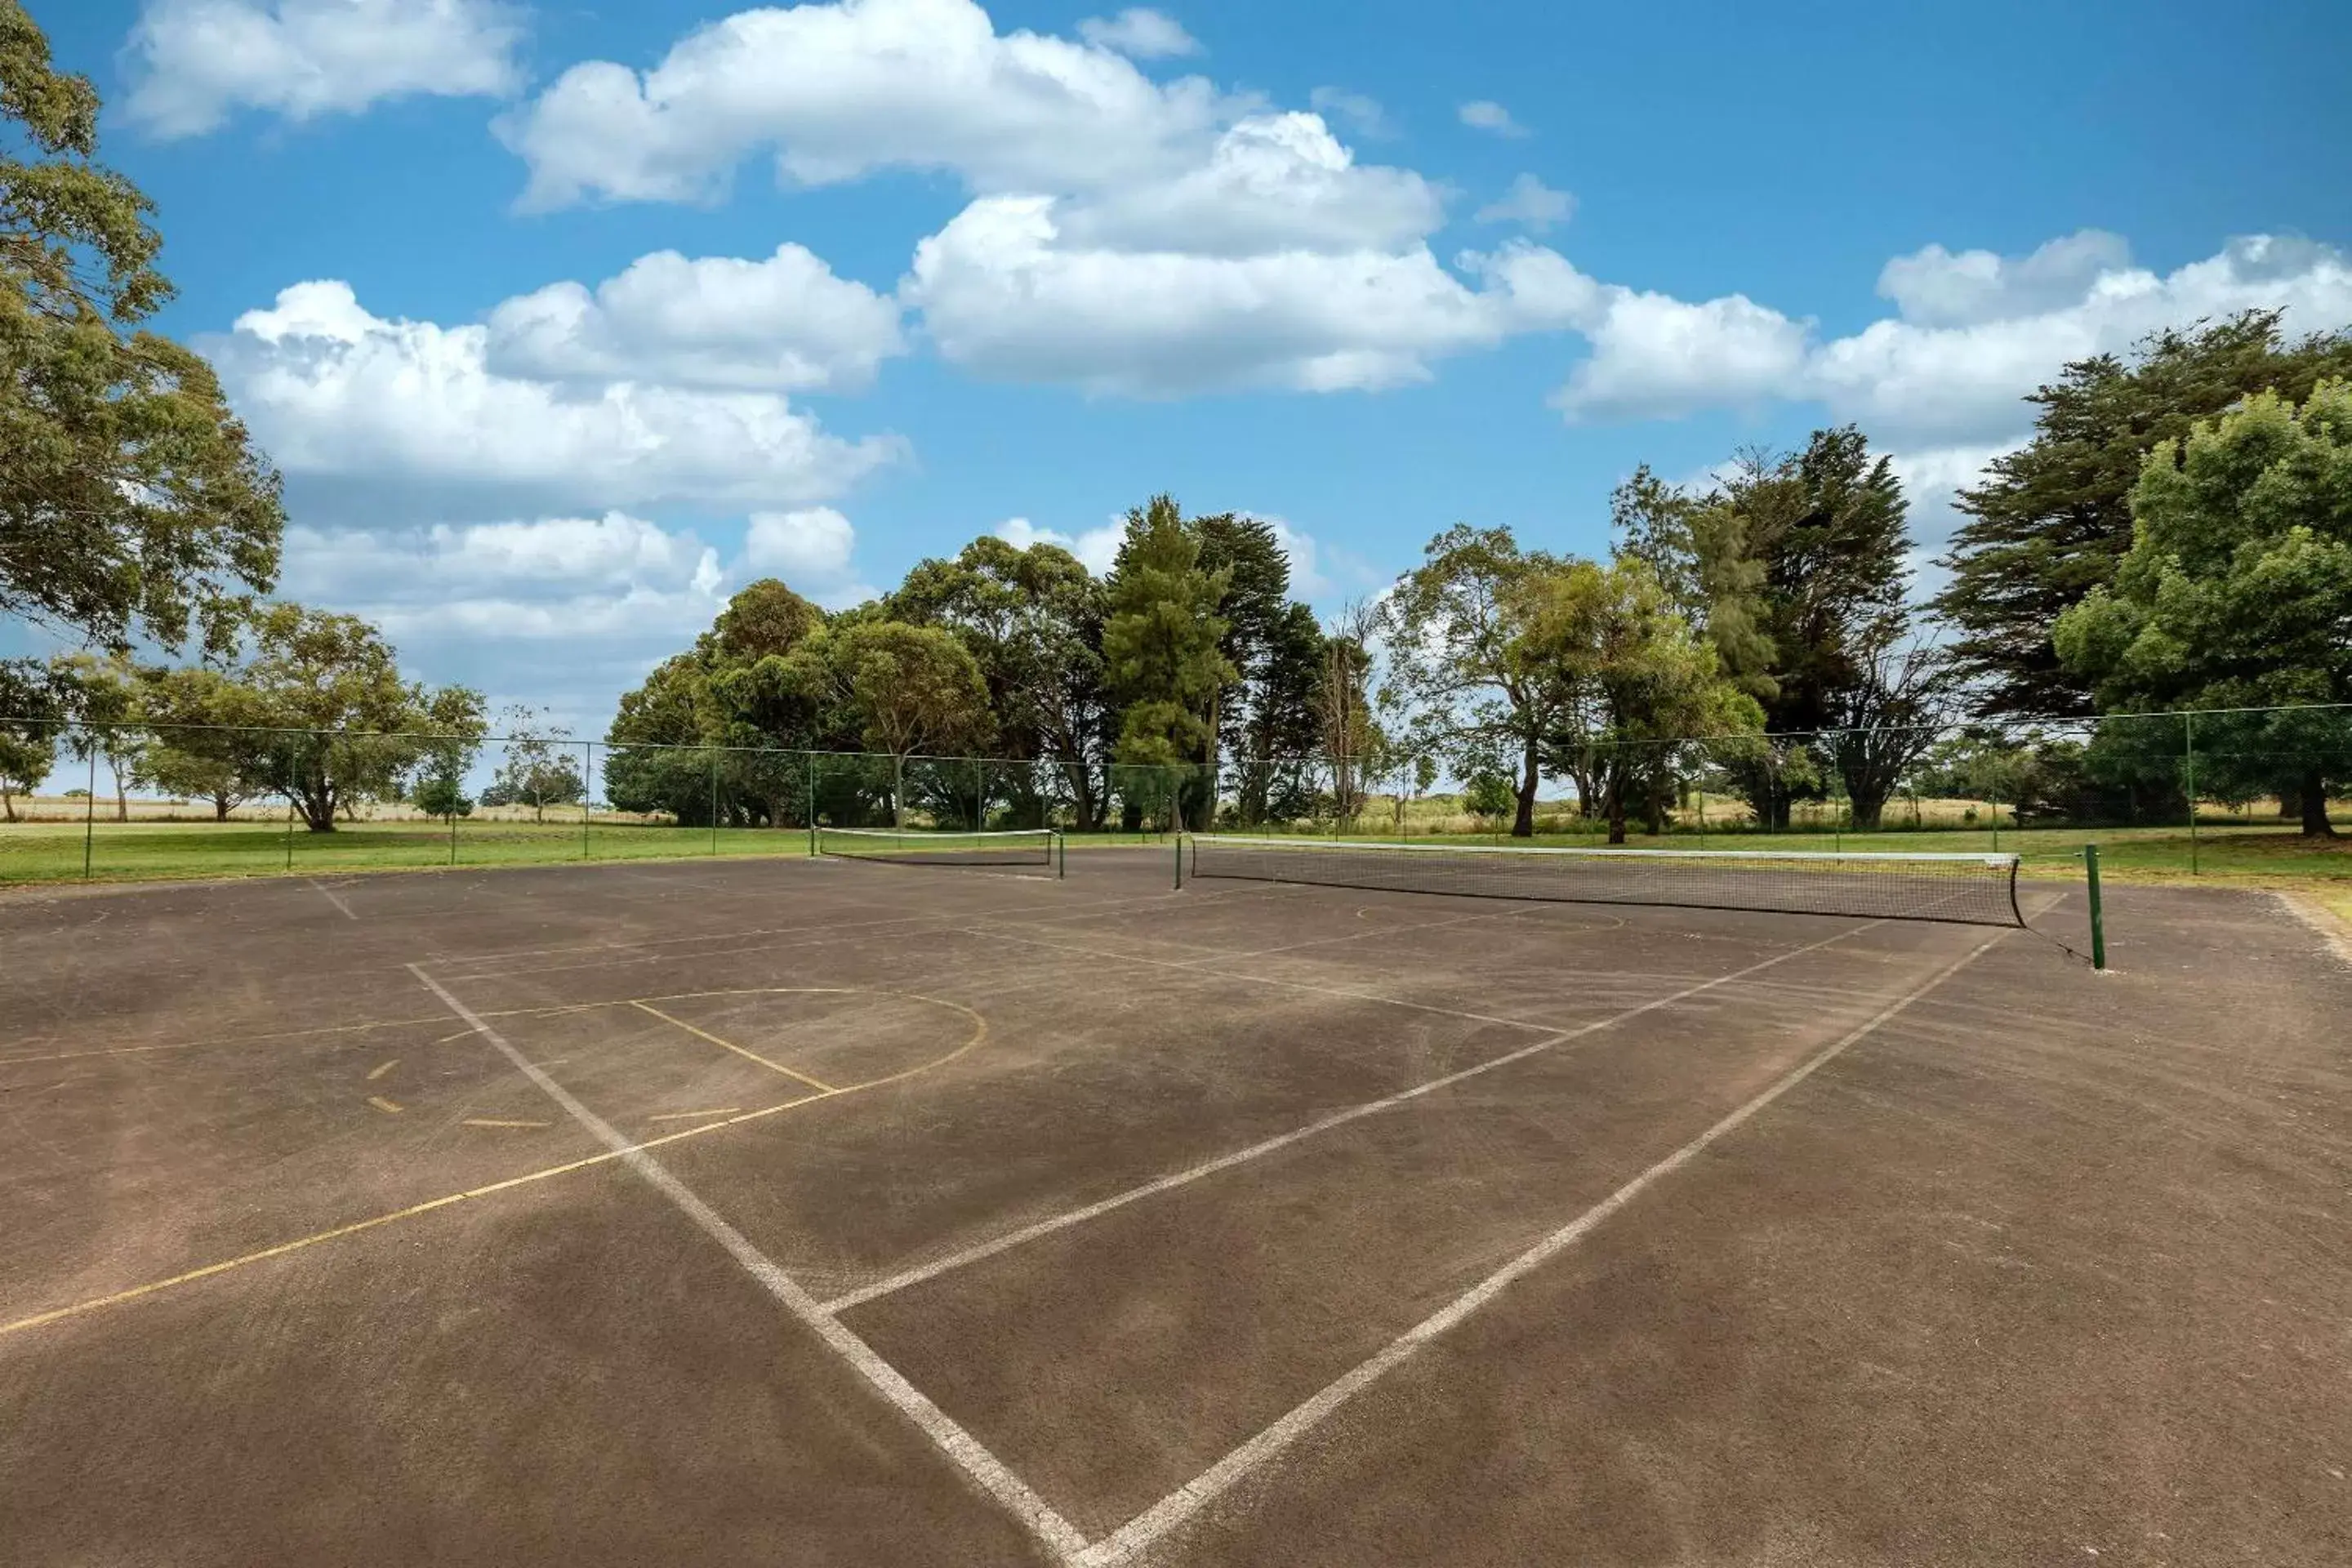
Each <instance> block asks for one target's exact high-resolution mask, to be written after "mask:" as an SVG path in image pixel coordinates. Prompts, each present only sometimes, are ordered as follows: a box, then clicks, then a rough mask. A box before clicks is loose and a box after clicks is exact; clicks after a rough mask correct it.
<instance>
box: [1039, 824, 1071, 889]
mask: <svg viewBox="0 0 2352 1568" xmlns="http://www.w3.org/2000/svg"><path fill="white" fill-rule="evenodd" d="M1045 831H1047V832H1048V833H1053V834H1054V875H1055V877H1056V878H1058V879H1063V880H1067V879H1069V875H1070V836H1069V835H1068V834H1066V833H1055V832H1054V830H1053V829H1052V828H1050V827H1049V828H1047V829H1046V830H1045Z"/></svg>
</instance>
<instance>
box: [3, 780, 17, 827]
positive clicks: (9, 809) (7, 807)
mask: <svg viewBox="0 0 2352 1568" xmlns="http://www.w3.org/2000/svg"><path fill="white" fill-rule="evenodd" d="M0 812H5V813H6V814H7V817H8V820H9V821H11V822H14V821H16V795H15V794H14V792H12V791H11V790H10V789H9V788H8V786H7V785H6V784H0Z"/></svg>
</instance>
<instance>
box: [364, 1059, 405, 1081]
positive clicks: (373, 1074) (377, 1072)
mask: <svg viewBox="0 0 2352 1568" xmlns="http://www.w3.org/2000/svg"><path fill="white" fill-rule="evenodd" d="M399 1065H400V1058H398V1057H393V1058H390V1059H388V1060H385V1061H381V1062H378V1063H377V1064H376V1065H375V1066H374V1067H373V1068H371V1069H369V1072H368V1082H370V1083H373V1082H374V1081H375V1080H376V1079H380V1078H382V1077H383V1075H384V1074H386V1073H388V1072H390V1071H391V1070H392V1069H393V1068H396V1067H398V1066H399Z"/></svg>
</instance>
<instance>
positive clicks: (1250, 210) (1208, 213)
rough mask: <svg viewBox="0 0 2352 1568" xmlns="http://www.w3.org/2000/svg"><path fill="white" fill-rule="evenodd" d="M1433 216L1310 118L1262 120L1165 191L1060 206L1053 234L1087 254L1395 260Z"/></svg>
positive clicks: (1427, 199)
mask: <svg viewBox="0 0 2352 1568" xmlns="http://www.w3.org/2000/svg"><path fill="white" fill-rule="evenodd" d="M1444 216H1445V214H1444V200H1443V198H1442V197H1441V195H1440V194H1439V193H1438V191H1437V190H1436V189H1435V188H1434V187H1433V186H1432V185H1431V184H1429V183H1428V182H1427V181H1425V180H1423V178H1422V177H1421V176H1420V175H1419V174H1414V173H1412V171H1411V170H1408V169H1388V168H1379V167H1367V166H1363V165H1360V164H1358V163H1356V161H1355V157H1354V154H1352V153H1349V151H1348V149H1347V148H1346V147H1344V146H1342V145H1341V144H1340V142H1339V139H1338V138H1336V137H1334V136H1333V135H1332V134H1331V132H1330V130H1329V128H1328V126H1326V125H1325V124H1324V122H1323V121H1322V119H1321V118H1320V117H1319V116H1317V115H1313V114H1269V115H1259V116H1253V117H1251V118H1250V119H1247V120H1244V121H1241V122H1240V123H1239V124H1236V125H1234V127H1233V128H1232V129H1230V130H1228V131H1227V132H1224V134H1223V135H1222V136H1220V137H1219V138H1218V139H1217V142H1216V145H1215V147H1214V149H1213V151H1212V152H1211V153H1210V154H1209V157H1208V159H1207V161H1206V162H1205V163H1202V164H1201V165H1200V166H1199V167H1197V168H1193V169H1189V170H1187V171H1185V172H1184V173H1183V174H1180V175H1178V176H1176V177H1175V178H1173V179H1171V180H1165V181H1153V182H1148V183H1142V184H1137V185H1134V186H1131V187H1129V188H1127V189H1125V190H1121V191H1118V192H1116V193H1113V194H1110V195H1103V196H1100V197H1097V198H1095V199H1092V200H1072V201H1069V202H1066V203H1065V205H1064V206H1063V209H1062V218H1061V227H1062V229H1063V231H1064V232H1065V234H1066V237H1067V238H1068V239H1069V240H1070V241H1071V243H1073V244H1076V245H1079V246H1084V247H1105V248H1117V249H1125V250H1161V251H1184V252H1189V253H1192V254H1195V255H1205V256H1250V255H1265V254H1269V253H1274V252H1279V251H1286V250H1313V251H1348V250H1360V249H1394V248H1396V247H1400V246H1408V245H1412V244H1415V243H1417V242H1418V241H1419V240H1420V238H1421V237H1422V236H1423V235H1424V234H1427V233H1429V232H1430V231H1431V230H1432V229H1434V228H1435V227H1437V226H1438V225H1439V224H1441V223H1442V222H1444Z"/></svg>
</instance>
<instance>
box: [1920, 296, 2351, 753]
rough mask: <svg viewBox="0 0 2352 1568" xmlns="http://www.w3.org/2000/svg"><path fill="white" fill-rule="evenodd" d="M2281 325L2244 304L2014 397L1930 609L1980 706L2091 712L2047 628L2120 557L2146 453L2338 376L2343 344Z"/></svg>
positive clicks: (1964, 505)
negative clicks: (2254, 403)
mask: <svg viewBox="0 0 2352 1568" xmlns="http://www.w3.org/2000/svg"><path fill="white" fill-rule="evenodd" d="M2280 319H2281V315H2280V312H2279V311H2277V310H2249V311H2246V312H2244V313H2243V314H2241V315H2239V316H2235V317H2232V318H2231V319H2230V320H2228V321H2210V322H2200V323H2198V324H2196V325H2195V326H2192V327H2187V328H2175V329H2167V330H2165V331H2159V332H2157V333H2154V334H2152V335H2151V336H2149V337H2148V338H2147V339H2146V340H2144V341H2143V342H2141V343H2140V344H2139V347H2138V350H2137V353H2136V355H2135V356H2134V358H2133V359H2132V360H2131V361H2129V362H2126V360H2124V359H2123V358H2121V357H2119V356H2117V355H2115V354H2100V355H2096V356H2094V357H2093V358H2090V359H2084V360H2077V361H2075V362H2074V363H2070V364H2069V365H2067V366H2066V368H2065V371H2064V373H2063V374H2062V375H2061V376H2060V377H2059V379H2058V380H2057V381H2056V382H2054V383H2052V384H2049V385H2046V386H2043V387H2042V389H2041V390H2039V391H2038V392H2036V393H2034V394H2033V395H2032V397H2031V398H2029V399H2028V400H2027V401H2029V402H2031V403H2032V404H2034V405H2036V406H2037V407H2038V409H2039V410H2040V412H2039V413H2038V415H2037V416H2036V418H2035V426H2034V434H2033V438H2032V440H2031V441H2029V442H2027V443H2026V444H2025V445H2024V446H2023V447H2020V448H2019V449H2017V450H2016V451H2014V452H2011V453H2008V454H2006V455H2004V456H2001V457H1999V458H1994V459H1993V460H1992V463H1991V465H1990V468H1989V470H1988V474H1987V478H1986V479H1985V480H1984V482H1983V483H1981V484H1979V485H1977V486H1976V487H1974V488H1973V489H1965V490H1962V491H1961V492H1960V496H1959V500H1958V509H1959V510H1960V511H1962V512H1963V513H1965V514H1966V515H1967V516H1968V518H1969V521H1968V522H1966V523H1965V524H1963V525H1962V526H1961V528H1960V529H1959V531H1958V532H1956V533H1955V534H1954V535H1953V536H1952V543H1951V549H1950V551H1949V552H1948V555H1947V556H1946V557H1945V560H1944V565H1945V566H1947V567H1948V569H1949V570H1950V572H1951V574H1952V577H1951V583H1950V584H1949V585H1948V587H1946V588H1945V590H1944V591H1943V593H1942V594H1940V595H1937V600H1936V608H1937V612H1938V613H1939V614H1940V615H1942V616H1945V617H1946V618H1947V619H1948V621H1949V622H1950V623H1951V625H1952V626H1953V628H1954V630H1955V631H1956V632H1957V633H1958V636H1957V637H1955V638H1954V639H1953V643H1952V647H1953V652H1954V654H1955V656H1956V658H1957V662H1958V671H1957V673H1958V675H1959V676H1960V677H1961V678H1962V679H1965V680H1967V681H1969V683H1971V685H1972V687H1973V688H1974V689H1975V691H1976V694H1977V707H1978V709H1979V711H1982V712H1986V713H2008V714H2017V715H2021V716H2025V717H2069V716H2076V715H2082V714H2087V713H2090V712H2092V711H2094V710H2095V708H2096V706H2097V703H2096V700H2095V695H2094V692H2093V689H2092V687H2093V682H2092V680H2091V679H2089V678H2087V677H2086V676H2084V674H2083V673H2082V672H2081V671H2080V670H2079V669H2077V668H2074V667H2073V666H2072V665H2070V664H2069V663H2068V662H2067V661H2066V660H2065V659H2063V658H2061V656H2060V655H2059V652H2058V649H2057V647H2056V645H2055V643H2054V641H2053V630H2054V628H2055V626H2056V625H2057V623H2058V618H2059V616H2062V615H2063V614H2064V613H2065V612H2066V611H2067V610H2068V609H2070V608H2072V607H2073V606H2074V605H2077V604H2079V603H2081V602H2082V601H2083V600H2084V598H2085V597H2087V596H2088V595H2090V594H2091V593H2092V591H2093V590H2095V589H2096V588H2099V587H2101V586H2104V585H2105V584H2107V583H2109V582H2111V581H2112V580H2113V579H2114V576H2115V574H2116V568H2117V565H2118V564H2119V563H2120V562H2121V560H2122V558H2123V556H2124V555H2125V553H2126V552H2128V551H2129V550H2130V549H2131V547H2132V542H2133V531H2132V510H2131V496H2132V491H2133V489H2134V487H2135V486H2136V485H2137V482H2138V480H2139V478H2140V471H2141V466H2142V464H2143V462H2144V461H2145V460H2146V458H2147V455H2148V454H2149V453H2150V452H2151V451H2153V450H2154V449H2155V448H2156V447H2158V445H2159V444H2161V443H2163V442H2166V441H2174V442H2178V441H2179V440H2181V439H2183V438H2184V437H2187V436H2188V435H2189V430H2190V428H2191V427H2192V426H2194V425H2195V424H2196V423H2197V422H2198V421H2200V420H2205V419H2211V418H2213V417H2214V416H2218V415H2220V414H2221V413H2222V412H2223V411H2224V410H2226V409H2228V408H2230V407H2231V406H2232V405H2235V404H2236V403H2238V402H2239V401H2240V400H2241V399H2242V398H2245V397H2247V396H2249V395H2252V394H2254V393H2258V392H2262V391H2264V390H2266V389H2267V390H2274V391H2276V392H2277V393H2278V394H2279V395H2281V396H2283V397H2284V398H2286V399H2288V400H2289V401H2290V402H2300V401H2302V400H2303V399H2304V398H2305V397H2307V396H2308V395H2310V393H2311V389H2312V387H2313V386H2314V385H2315V384H2316V383H2318V382H2319V381H2320V380H2321V379H2322V378H2324V377H2326V376H2331V375H2333V376H2343V375H2347V374H2352V334H2336V335H2326V334H2320V335H2314V336H2309V337H2305V338H2302V339H2299V340H2294V341H2290V340H2289V339H2288V338H2287V337H2286V335H2285V334H2284V331H2281V328H2280Z"/></svg>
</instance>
